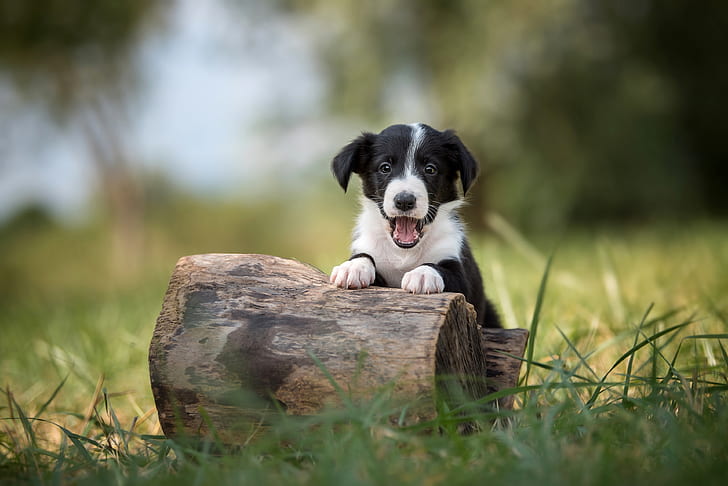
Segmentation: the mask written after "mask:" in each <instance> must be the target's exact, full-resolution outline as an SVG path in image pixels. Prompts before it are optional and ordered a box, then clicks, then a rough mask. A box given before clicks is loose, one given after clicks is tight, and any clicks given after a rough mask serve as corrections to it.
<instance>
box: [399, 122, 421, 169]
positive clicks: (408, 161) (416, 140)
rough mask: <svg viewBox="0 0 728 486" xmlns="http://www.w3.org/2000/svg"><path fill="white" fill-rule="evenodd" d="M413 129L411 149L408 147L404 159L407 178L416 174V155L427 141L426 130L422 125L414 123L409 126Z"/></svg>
mask: <svg viewBox="0 0 728 486" xmlns="http://www.w3.org/2000/svg"><path fill="white" fill-rule="evenodd" d="M409 127H410V128H411V129H412V140H410V144H409V147H407V155H406V157H405V159H404V164H405V166H404V167H405V169H404V170H405V176H407V175H410V174H414V172H415V155H416V153H417V149H418V148H420V145H422V141H423V140H424V139H425V128H424V127H423V126H422V124H420V123H413V124H411V125H410V126H409Z"/></svg>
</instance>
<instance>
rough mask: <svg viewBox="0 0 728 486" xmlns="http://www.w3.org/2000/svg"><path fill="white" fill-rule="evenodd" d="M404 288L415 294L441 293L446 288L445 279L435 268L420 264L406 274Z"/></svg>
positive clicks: (403, 279) (403, 281)
mask: <svg viewBox="0 0 728 486" xmlns="http://www.w3.org/2000/svg"><path fill="white" fill-rule="evenodd" d="M402 289H404V290H406V291H407V292H412V293H413V294H439V293H440V292H442V291H443V290H444V289H445V281H444V280H443V279H442V275H440V272H438V271H437V270H436V269H435V268H433V267H431V266H429V265H420V266H419V267H417V268H415V269H414V270H411V271H409V272H407V273H405V274H404V276H403V277H402Z"/></svg>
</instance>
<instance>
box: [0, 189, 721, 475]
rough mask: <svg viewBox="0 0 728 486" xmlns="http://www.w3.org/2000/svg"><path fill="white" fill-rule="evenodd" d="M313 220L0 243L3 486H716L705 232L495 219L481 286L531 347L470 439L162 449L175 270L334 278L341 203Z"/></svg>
mask: <svg viewBox="0 0 728 486" xmlns="http://www.w3.org/2000/svg"><path fill="white" fill-rule="evenodd" d="M312 204H319V205H320V207H318V208H314V211H311V209H312V208H311V207H308V208H307V209H308V210H309V211H310V212H313V213H318V214H328V217H327V218H325V219H320V220H318V221H317V222H315V223H314V222H312V221H311V220H305V221H306V224H308V226H306V225H304V224H303V223H302V221H303V219H302V218H303V216H302V215H303V214H304V213H303V209H302V208H290V207H282V206H277V205H276V204H273V203H271V204H270V205H267V206H265V207H256V208H250V207H248V208H247V209H245V210H242V209H241V206H240V205H239V204H235V203H225V204H219V203H200V202H193V201H187V202H185V201H177V203H175V205H171V206H169V207H167V208H166V209H163V210H161V209H160V210H155V211H156V212H155V211H150V212H149V213H148V214H147V216H146V219H145V225H144V228H143V234H144V245H143V251H142V252H141V253H140V255H138V256H137V257H135V258H136V260H135V261H134V262H132V261H129V262H122V264H121V265H119V262H118V261H117V262H111V261H110V258H109V253H110V250H109V248H110V245H111V236H110V228H109V225H108V223H107V222H105V220H104V219H102V218H97V219H95V220H94V222H92V223H89V224H79V225H76V226H70V227H69V226H59V225H57V224H55V223H53V222H50V221H48V220H46V219H44V218H43V217H42V216H39V215H36V214H26V215H25V216H24V217H22V218H18V219H17V220H15V221H13V222H11V223H9V224H8V225H7V226H6V227H5V228H4V229H2V230H0V255H2V257H1V259H0V271H1V272H2V279H0V294H1V295H0V329H1V333H2V337H1V338H0V377H1V378H2V383H0V385H2V393H1V394H0V483H2V484H14V483H18V484H120V485H121V484H175V485H177V484H195V485H197V484H218V485H225V484H230V485H233V484H234V485H240V484H316V485H324V484H332V485H342V484H347V485H348V484H398V485H400V484H401V485H405V484H418V485H427V484H448V485H456V484H473V483H476V482H488V483H492V484H541V485H548V484H559V485H563V484H582V485H589V484H595V485H596V484H625V483H630V484H638V483H647V482H650V483H660V484H684V483H686V482H696V483H700V484H724V481H725V477H726V474H728V441H726V440H725V436H726V431H728V225H726V224H725V223H721V222H714V221H713V222H711V221H695V222H692V223H689V224H681V225H679V226H678V225H673V224H665V223H662V224H652V225H647V226H620V227H612V228H599V229H596V228H592V229H584V228H581V229H572V230H567V231H563V232H560V233H559V234H541V235H530V236H524V235H523V234H521V233H520V232H519V231H518V230H517V229H516V228H514V227H513V226H511V225H510V224H509V223H508V222H507V221H505V220H504V219H502V218H500V217H499V216H497V215H491V216H489V217H488V221H489V226H490V228H491V229H492V230H491V231H490V232H488V233H477V234H474V235H472V236H471V238H472V240H473V243H474V245H473V246H474V248H475V253H476V256H477V258H478V259H479V261H480V263H481V269H482V271H483V274H484V277H485V280H486V288H487V289H488V292H489V294H490V295H491V297H492V299H493V300H494V301H495V302H496V304H497V306H498V308H499V310H500V312H501V315H502V317H503V320H504V323H505V325H506V327H524V328H529V329H531V333H532V334H531V336H532V338H533V341H532V343H531V346H530V347H529V349H528V350H527V362H526V363H524V365H523V368H522V377H521V384H520V386H519V387H518V388H516V389H514V390H513V392H514V393H515V395H516V407H515V409H514V410H512V411H493V412H489V413H485V412H484V413H483V415H482V416H479V417H475V419H478V420H479V421H480V423H481V430H480V431H478V432H476V433H472V434H466V435H463V434H460V433H459V432H458V425H459V423H461V422H462V421H463V420H466V418H463V417H462V416H461V415H459V414H458V413H457V411H443V412H442V413H441V414H440V416H438V418H437V419H435V420H434V421H433V422H431V423H427V424H420V425H418V426H411V427H398V426H397V425H396V424H393V423H392V422H391V420H390V417H392V416H396V415H397V410H395V409H393V408H392V407H391V405H389V404H388V403H387V401H386V400H383V399H381V398H382V397H373V398H372V400H371V401H367V402H365V403H356V404H351V405H350V406H349V407H348V408H345V409H343V410H332V411H330V412H327V413H324V414H322V415H320V416H317V417H309V418H305V419H296V418H293V417H285V416H282V417H280V420H279V421H278V422H276V424H275V425H274V426H273V427H272V428H271V430H270V431H269V432H268V433H267V434H266V435H264V436H263V437H262V438H259V439H257V440H255V441H251V442H250V443H249V444H248V445H247V446H246V447H242V448H238V449H236V450H227V451H225V452H223V453H221V452H220V449H219V447H217V445H216V444H214V443H211V444H203V445H202V447H194V448H193V447H190V446H186V445H184V444H182V443H178V442H175V441H173V440H169V439H167V438H165V437H164V436H163V435H162V434H161V430H160V428H159V425H158V422H157V418H156V415H155V409H154V403H153V400H152V395H151V390H150V387H149V379H148V368H147V349H148V345H149V341H150V338H151V333H152V330H153V327H154V321H155V318H156V316H157V313H158V312H159V309H160V306H161V300H162V296H163V294H164V291H165V288H166V282H167V279H168V278H169V275H170V273H171V270H172V268H173V266H174V263H175V261H176V259H177V258H178V257H180V256H182V255H185V254H192V253H206V252H226V251H229V252H259V253H269V254H276V255H279V256H284V257H293V258H297V259H299V260H302V261H306V262H309V263H312V264H314V265H316V266H317V267H319V268H321V269H322V270H324V271H327V272H328V271H329V270H330V269H331V267H332V266H333V265H335V264H336V263H338V262H339V260H341V259H343V258H345V257H346V256H347V245H348V228H349V226H350V222H349V221H350V218H351V212H352V207H353V206H352V205H346V204H344V205H342V204H341V203H340V202H337V203H336V204H332V203H331V201H329V200H323V199H321V200H320V201H319V202H318V203H312ZM347 204H348V203H347ZM323 208H329V210H327V211H319V210H321V209H323ZM332 208H333V209H332ZM213 210H214V211H213ZM211 214H214V217H211V216H210V215H211ZM270 214H274V215H276V217H273V218H272V217H270ZM304 228H307V230H306V231H304ZM127 263H128V264H127ZM467 419H468V420H472V419H473V417H469V418H467Z"/></svg>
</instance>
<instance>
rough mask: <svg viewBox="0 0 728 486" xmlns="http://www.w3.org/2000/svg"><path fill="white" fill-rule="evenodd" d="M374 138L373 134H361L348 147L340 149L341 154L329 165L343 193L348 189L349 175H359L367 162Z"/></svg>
mask: <svg viewBox="0 0 728 486" xmlns="http://www.w3.org/2000/svg"><path fill="white" fill-rule="evenodd" d="M375 136H376V135H374V134H373V133H368V132H364V133H362V134H361V135H360V136H359V137H357V138H356V139H355V140H353V141H352V142H351V143H350V144H349V145H347V146H346V147H344V148H342V149H341V152H339V153H338V155H336V157H334V161H333V162H332V163H331V171H332V172H333V173H334V177H336V180H337V181H339V185H340V186H341V187H342V188H343V189H344V192H346V189H347V187H349V178H350V177H351V173H352V172H354V173H357V174H359V173H361V171H362V170H363V168H364V164H366V162H367V161H368V160H369V157H370V156H371V149H372V144H373V142H374V137H375Z"/></svg>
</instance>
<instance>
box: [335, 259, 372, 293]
mask: <svg viewBox="0 0 728 486" xmlns="http://www.w3.org/2000/svg"><path fill="white" fill-rule="evenodd" d="M375 277H376V270H375V269H374V264H373V263H372V261H371V260H369V259H368V258H367V257H359V258H354V259H353V260H349V261H346V262H344V263H342V264H341V265H339V266H337V267H334V269H333V270H331V277H330V278H329V282H331V283H332V284H335V285H336V286H337V287H340V288H342V289H363V288H365V287H369V286H370V285H371V284H372V283H374V278H375Z"/></svg>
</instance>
